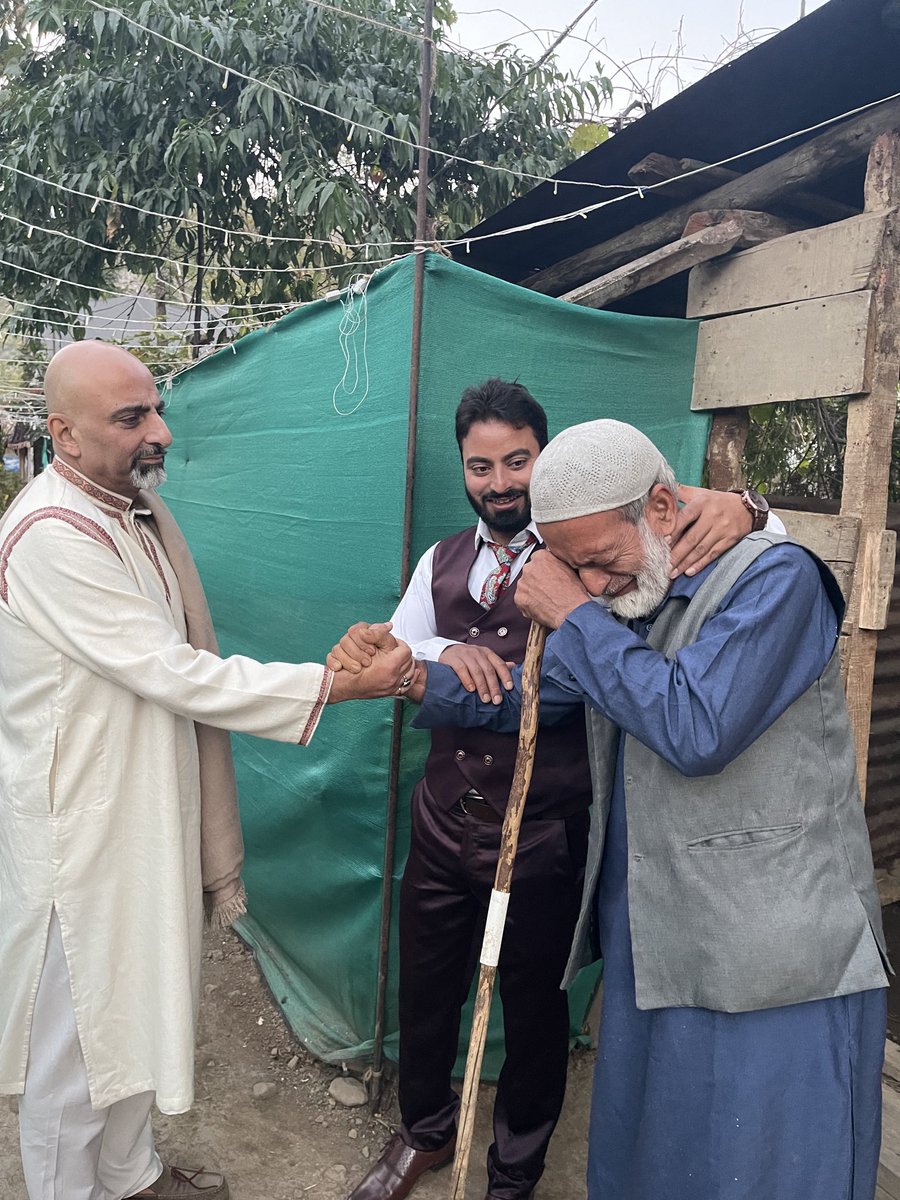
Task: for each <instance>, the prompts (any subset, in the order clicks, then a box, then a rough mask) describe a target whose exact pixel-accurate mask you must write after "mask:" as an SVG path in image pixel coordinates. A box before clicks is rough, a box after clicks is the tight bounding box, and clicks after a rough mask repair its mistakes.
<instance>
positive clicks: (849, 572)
mask: <svg viewBox="0 0 900 1200" xmlns="http://www.w3.org/2000/svg"><path fill="white" fill-rule="evenodd" d="M775 514H776V516H778V517H780V518H781V520H782V521H783V522H784V527H785V529H786V530H787V532H788V535H789V536H790V537H792V538H793V539H794V541H796V542H800V544H801V545H803V546H806V547H807V549H809V550H812V552H813V554H817V555H818V556H819V558H821V559H822V561H823V562H826V563H828V565H829V567H831V569H832V571H833V572H834V576H835V579H837V581H838V585H839V586H840V589H841V592H842V593H843V596H844V599H845V600H846V599H848V598H849V596H850V591H851V588H852V586H853V574H854V570H855V568H856V555H857V549H858V547H859V526H860V520H859V517H854V516H846V515H845V516H837V515H831V514H828V513H809V512H799V511H796V510H794V509H786V508H781V509H776V510H775Z"/></svg>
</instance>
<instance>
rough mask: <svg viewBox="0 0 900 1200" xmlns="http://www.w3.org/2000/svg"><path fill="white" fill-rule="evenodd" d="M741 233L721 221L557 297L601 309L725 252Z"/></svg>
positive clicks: (735, 224)
mask: <svg viewBox="0 0 900 1200" xmlns="http://www.w3.org/2000/svg"><path fill="white" fill-rule="evenodd" d="M742 232H743V231H742V228H741V226H740V224H739V223H738V222H737V221H725V222H723V223H722V224H721V225H711V226H709V227H708V228H706V229H700V230H698V231H697V233H692V234H690V235H689V236H688V237H683V238H679V239H678V241H677V242H670V243H669V245H668V246H661V247H660V248H659V250H654V251H653V252H652V253H651V254H645V255H644V257H643V258H636V259H635V260H634V262H630V263H628V264H627V265H626V266H624V267H619V269H618V270H617V271H611V272H610V273H609V274H608V275H601V276H600V278H599V279H594V280H592V281H591V282H590V283H586V284H584V285H583V286H582V287H580V288H575V290H574V291H571V292H566V294H565V295H564V296H562V297H561V299H563V300H568V301H570V303H572V304H582V305H584V306H585V307H586V308H605V307H606V305H607V304H612V303H613V302H614V301H616V300H622V299H624V297H625V296H630V295H632V294H633V293H634V292H639V291H640V290H641V289H642V288H646V287H652V286H653V284H654V283H661V282H662V280H664V279H670V278H671V277H672V276H673V275H679V274H680V273H681V272H682V271H687V270H689V269H690V268H691V267H696V266H697V264H698V263H702V262H707V261H708V260H709V259H711V258H716V257H717V256H718V255H720V254H727V253H728V251H729V250H731V249H732V248H733V247H734V246H736V245H738V243H739V242H740V240H741V236H742Z"/></svg>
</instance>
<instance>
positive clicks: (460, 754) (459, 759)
mask: <svg viewBox="0 0 900 1200" xmlns="http://www.w3.org/2000/svg"><path fill="white" fill-rule="evenodd" d="M453 757H454V758H455V759H456V761H457V762H462V760H463V759H464V758H465V757H466V752H465V750H457V752H456V753H455V754H454V756H453Z"/></svg>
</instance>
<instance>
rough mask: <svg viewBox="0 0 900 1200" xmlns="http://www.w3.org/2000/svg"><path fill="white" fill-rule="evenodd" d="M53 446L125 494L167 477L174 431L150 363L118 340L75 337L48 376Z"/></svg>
mask: <svg viewBox="0 0 900 1200" xmlns="http://www.w3.org/2000/svg"><path fill="white" fill-rule="evenodd" d="M44 395H45V398H46V402H47V412H48V414H49V415H48V417H47V428H48V430H49V432H50V436H51V437H52V439H53V447H54V450H55V452H56V453H57V454H58V455H59V456H60V458H62V459H63V460H64V461H65V462H67V463H69V465H70V466H73V467H75V468H76V470H78V471H81V473H82V474H83V475H86V476H87V477H88V478H89V479H91V480H93V481H94V483H97V484H99V485H100V486H101V487H104V488H107V489H108V490H109V491H113V492H116V493H118V494H119V495H123V496H132V497H133V496H135V495H136V494H137V492H138V490H139V489H140V488H141V487H158V486H159V484H160V483H162V482H163V480H164V479H165V467H164V458H165V452H166V449H167V448H168V446H170V445H171V442H172V436H171V434H170V433H169V430H168V428H167V427H166V424H165V422H164V421H163V420H162V411H163V407H164V406H163V402H162V400H161V399H160V397H159V393H158V392H157V390H156V384H155V382H154V379H153V376H152V375H151V374H150V372H149V371H148V370H147V368H146V367H145V366H144V364H143V363H142V362H141V361H140V360H139V359H137V358H135V356H134V355H133V354H129V353H128V351H127V350H123V349H122V348H121V347H120V346H110V345H109V344H108V343H106V342H98V341H86V342H73V343H72V344H71V345H68V346H65V347H64V348H63V349H62V350H60V351H59V352H58V353H57V354H55V355H54V356H53V358H52V359H51V361H50V365H49V366H48V367H47V372H46V374H45V376H44Z"/></svg>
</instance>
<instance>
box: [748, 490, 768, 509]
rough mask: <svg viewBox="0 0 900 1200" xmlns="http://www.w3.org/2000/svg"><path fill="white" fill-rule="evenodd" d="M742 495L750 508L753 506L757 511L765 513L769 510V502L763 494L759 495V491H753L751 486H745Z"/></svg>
mask: <svg viewBox="0 0 900 1200" xmlns="http://www.w3.org/2000/svg"><path fill="white" fill-rule="evenodd" d="M744 497H745V498H746V501H747V503H748V504H749V505H750V506H751V508H755V509H756V511H757V512H760V513H767V512H768V511H769V502H768V500H767V499H766V498H765V496H761V495H760V494H759V492H754V490H753V488H747V489H746V491H745V492H744Z"/></svg>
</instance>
